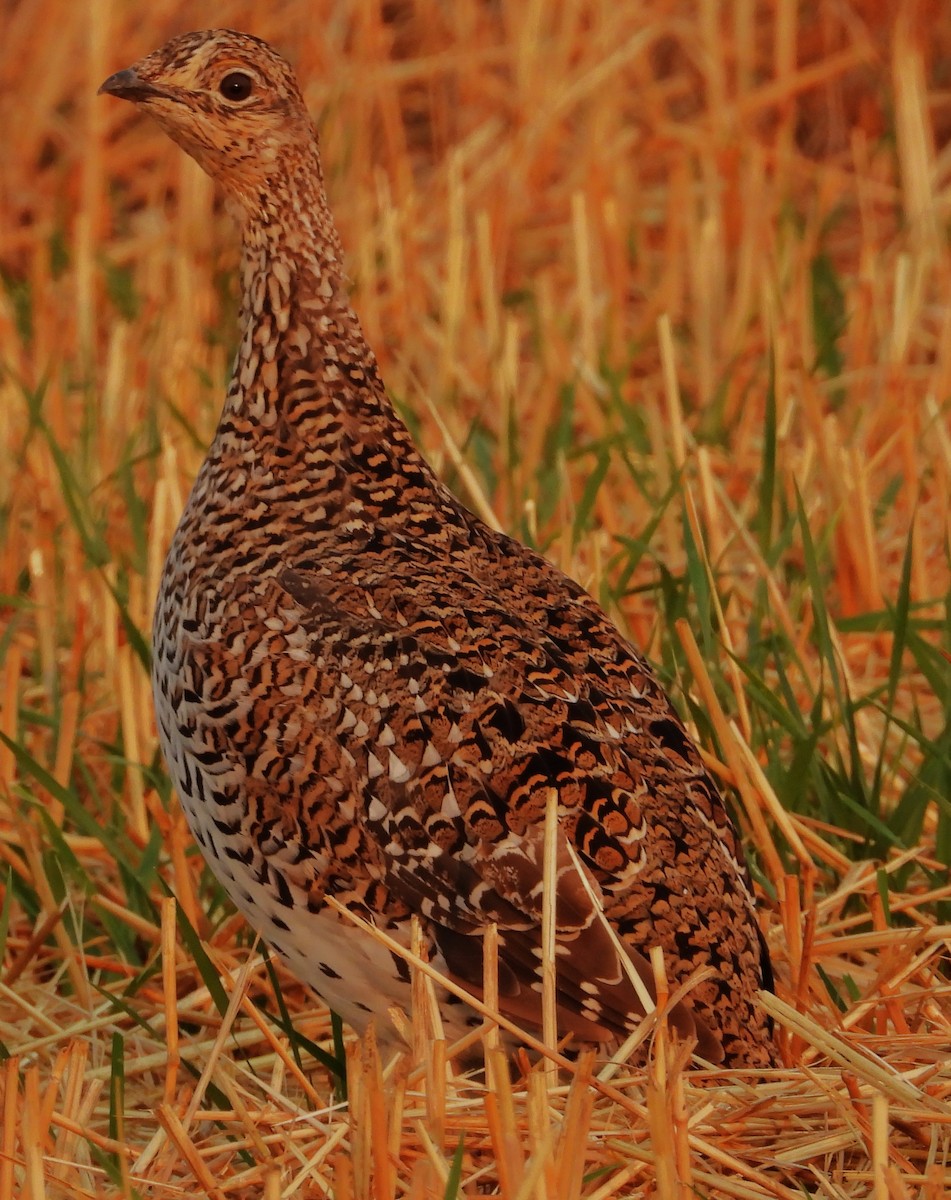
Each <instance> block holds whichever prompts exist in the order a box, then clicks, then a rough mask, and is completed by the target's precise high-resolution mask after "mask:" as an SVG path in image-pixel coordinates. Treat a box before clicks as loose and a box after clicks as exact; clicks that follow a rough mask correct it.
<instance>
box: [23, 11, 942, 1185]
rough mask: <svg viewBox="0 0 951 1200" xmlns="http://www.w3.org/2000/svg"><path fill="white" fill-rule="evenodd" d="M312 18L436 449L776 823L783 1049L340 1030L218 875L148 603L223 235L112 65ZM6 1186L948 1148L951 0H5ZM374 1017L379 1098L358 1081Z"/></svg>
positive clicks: (473, 1180)
mask: <svg viewBox="0 0 951 1200" xmlns="http://www.w3.org/2000/svg"><path fill="white" fill-rule="evenodd" d="M209 24H229V25H232V26H234V27H236V28H240V29H245V30H247V31H249V32H252V33H255V34H257V35H259V36H261V37H264V38H266V39H267V40H269V41H271V42H272V43H273V44H274V45H275V46H276V47H278V48H279V49H280V50H282V51H283V52H284V53H286V55H287V56H288V57H289V58H290V59H291V60H292V61H293V63H294V64H295V66H296V67H297V69H298V71H299V74H300V77H301V79H302V82H303V86H304V91H305V95H306V97H307V100H308V103H309V105H310V107H311V110H312V111H313V113H314V114H315V117H316V119H317V120H318V123H319V126H320V130H321V136H322V145H323V157H324V165H325V172H326V177H327V182H328V190H329V192H330V198H331V204H332V207H333V209H334V212H335V213H336V216H337V220H338V224H339V226H340V229H341V234H342V237H343V241H344V244H345V246H346V248H347V250H348V255H349V270H350V274H351V277H352V280H353V293H354V301H355V305H356V307H357V309H358V311H359V313H360V316H361V319H362V320H363V323H364V328H365V331H366V334H367V336H368V339H369V340H370V342H371V344H372V345H373V346H374V348H375V349H376V351H377V354H378V356H379V358H380V362H381V367H382V370H383V375H384V378H385V379H386V380H387V383H388V386H389V389H390V392H391V394H392V396H393V397H394V399H395V400H396V402H397V404H398V405H399V407H400V410H401V412H402V413H403V414H404V416H405V417H406V419H407V420H408V422H409V423H410V425H411V427H412V428H413V430H414V432H415V433H416V434H417V436H418V439H419V441H420V443H421V444H422V446H423V447H424V448H425V451H426V453H427V455H428V456H429V458H430V459H431V461H433V462H434V464H435V465H436V466H437V467H438V468H439V470H440V472H441V473H442V475H443V477H444V478H445V479H447V481H449V482H450V483H451V484H452V486H453V487H454V488H455V489H456V491H457V492H458V493H459V494H460V495H461V496H462V497H463V499H465V500H466V502H467V503H469V504H470V506H472V507H473V508H475V509H476V510H477V511H478V512H480V514H482V515H483V516H485V517H486V519H488V520H491V521H494V522H495V523H497V524H499V525H500V526H502V527H504V528H506V529H508V530H510V531H512V532H514V533H516V534H518V535H519V536H520V537H522V538H524V539H526V540H528V541H530V542H532V543H533V544H535V545H538V546H539V547H541V548H542V549H543V550H544V551H545V553H546V554H548V555H549V556H550V557H551V558H552V559H553V560H554V561H556V562H557V563H559V564H560V565H561V566H563V567H564V569H565V570H567V571H568V572H569V573H570V574H572V575H573V576H575V577H576V578H577V579H579V580H580V581H581V582H582V583H583V584H584V585H585V586H586V587H588V588H589V589H590V590H591V591H592V592H593V593H594V594H595V595H596V596H598V597H599V599H600V600H601V601H602V602H603V603H604V605H605V606H606V607H607V608H608V610H609V611H611V612H612V614H613V615H614V616H615V617H616V619H617V620H618V622H619V623H620V625H621V626H622V628H624V629H626V630H627V631H628V632H629V633H630V635H631V637H632V639H633V640H634V641H635V642H636V643H637V644H638V645H639V646H641V647H643V648H644V649H645V650H646V651H647V653H648V654H649V655H650V656H651V658H652V659H653V660H654V661H655V662H656V663H657V664H658V667H659V669H660V671H661V672H662V674H663V677H664V679H665V681H666V682H667V683H668V684H669V686H670V688H671V691H672V693H673V694H674V696H675V698H676V699H677V702H678V705H679V706H680V709H681V711H682V712H683V713H684V715H685V716H686V717H688V718H689V720H690V722H691V723H692V726H693V727H694V728H695V730H696V732H697V735H698V737H699V739H700V740H701V742H702V744H703V746H704V749H705V752H706V753H707V754H708V757H709V761H710V763H711V765H712V767H713V769H714V770H715V772H716V773H717V775H718V776H719V778H720V779H721V780H722V781H723V783H724V786H725V788H726V790H727V792H728V794H729V795H730V797H731V801H732V803H733V804H734V811H735V813H736V815H737V820H738V821H739V822H740V823H741V824H742V826H743V828H744V832H745V834H746V841H747V845H748V847H749V854H750V861H751V866H752V869H753V871H754V875H755V878H756V881H757V888H758V891H759V893H760V896H761V912H762V922H763V927H764V930H765V933H766V936H767V939H768V942H769V945H770V948H771V951H772V954H773V957H774V961H775V963H776V968H777V973H778V984H777V997H776V998H775V999H773V1000H771V1001H769V1003H770V1005H771V1007H772V1009H773V1011H774V1015H775V1017H776V1021H777V1028H778V1029H779V1031H780V1041H781V1046H782V1049H783V1055H784V1060H785V1063H786V1068H785V1069H784V1070H783V1071H782V1072H777V1073H776V1076H775V1078H770V1079H768V1080H765V1081H763V1080H761V1081H755V1080H749V1079H744V1078H742V1077H741V1076H739V1075H737V1076H731V1077H722V1076H721V1077H719V1078H718V1077H716V1076H713V1075H709V1076H707V1075H704V1074H703V1073H701V1072H691V1073H689V1074H685V1073H684V1072H683V1070H682V1066H683V1064H682V1062H681V1061H680V1060H679V1059H678V1058H677V1056H676V1054H671V1053H670V1052H669V1047H668V1046H667V1043H666V1040H665V1038H664V1036H663V1034H661V1035H660V1042H659V1045H658V1047H657V1052H656V1054H655V1058H654V1062H653V1065H652V1067H651V1068H650V1070H649V1071H647V1072H646V1073H640V1074H636V1073H631V1072H628V1071H626V1070H625V1069H623V1068H620V1067H618V1068H610V1067H609V1068H607V1069H604V1068H602V1067H601V1066H600V1065H592V1064H590V1063H588V1062H582V1063H580V1064H578V1065H577V1066H576V1067H575V1068H573V1070H572V1071H563V1072H562V1073H561V1074H560V1075H559V1074H557V1073H553V1072H552V1071H550V1070H549V1071H545V1070H543V1069H536V1070H535V1071H533V1072H531V1073H530V1074H529V1076H528V1078H527V1079H526V1080H522V1081H520V1082H515V1083H513V1082H512V1081H511V1080H510V1078H509V1074H508V1072H507V1070H506V1069H505V1068H504V1067H503V1066H501V1065H500V1063H499V1061H498V1057H497V1052H496V1051H495V1050H494V1049H493V1044H492V1043H493V1039H492V1036H491V1034H489V1033H487V1034H486V1042H487V1051H486V1052H487V1057H488V1060H489V1070H488V1073H487V1076H486V1080H487V1081H482V1082H467V1081H465V1080H463V1079H460V1078H458V1077H456V1076H454V1075H452V1074H451V1073H450V1074H449V1075H448V1076H447V1072H446V1065H445V1063H446V1050H447V1048H446V1046H445V1043H444V1042H443V1041H442V1040H441V1039H440V1037H439V1029H438V1012H437V1011H436V1009H435V1007H434V1005H433V1003H432V992H431V988H430V986H429V984H428V983H427V981H426V979H425V977H424V976H423V975H422V974H420V975H419V984H418V988H417V991H418V995H419V1003H418V1004H417V1006H416V1010H415V1012H414V1014H413V1017H412V1024H411V1026H410V1031H409V1032H410V1037H411V1039H413V1040H414V1042H415V1053H414V1054H413V1055H410V1056H404V1057H402V1058H399V1059H396V1060H393V1061H389V1060H383V1061H382V1062H381V1060H380V1057H379V1055H378V1054H377V1053H376V1050H375V1047H374V1046H373V1044H372V1041H367V1043H365V1044H360V1043H353V1042H351V1041H350V1039H349V1037H348V1038H347V1045H346V1047H345V1048H344V1049H343V1050H342V1049H341V1042H340V1031H339V1029H337V1030H335V1029H334V1028H333V1026H332V1024H331V1021H330V1018H329V1016H328V1014H327V1013H326V1012H325V1011H324V1010H323V1009H322V1008H321V1006H320V1005H319V1004H318V1003H317V1002H316V1000H315V999H314V997H313V996H312V995H311V994H310V993H308V992H307V991H306V990H304V989H302V988H301V987H300V986H299V985H297V984H296V983H295V982H294V981H293V979H291V978H290V977H288V976H287V975H286V974H285V973H284V972H283V971H282V970H281V969H280V967H279V966H277V965H276V964H270V963H269V962H268V961H267V957H266V954H265V953H264V949H263V948H262V947H261V946H260V945H256V944H255V942H254V939H253V937H252V935H251V934H250V933H249V931H248V930H247V928H246V926H245V925H244V924H243V922H242V921H240V920H239V919H238V918H237V917H235V916H234V914H233V911H232V910H231V909H230V907H229V906H228V904H227V903H226V901H225V900H224V898H223V896H222V894H221V893H220V892H219V891H218V890H217V889H216V887H215V885H214V883H213V881H212V879H211V877H210V875H209V874H208V872H207V871H206V870H205V869H204V866H203V863H202V860H201V858H200V856H199V855H198V854H197V852H196V851H195V848H194V846H193V844H192V842H191V839H190V836H189V834H188V832H187V829H186V826H185V822H184V819H183V816H182V814H181V812H180V811H179V809H178V807H177V802H176V801H175V799H174V797H173V796H172V795H171V794H170V789H169V785H168V782H167V778H166V776H165V773H164V769H163V767H162V764H161V761H160V759H159V757H158V754H157V749H156V741H155V733H154V727H153V721H152V711H151V699H150V693H149V686H148V670H147V658H148V628H149V622H150V613H151V607H152V601H153V597H154V594H155V588H156V583H157V578H158V572H159V570H160V567H161V562H162V558H163V555H164V552H165V548H166V546H167V544H168V541H169V539H170V537H171V534H172V531H173V529H174V526H175V523H176V520H177V516H178V513H179V511H180V509H181V507H182V505H183V503H184V499H185V496H186V495H187V490H188V487H189V484H190V481H191V479H192V477H193V476H194V474H195V472H196V470H197V468H198V465H199V463H200V461H201V458H202V454H203V448H204V446H205V445H206V444H207V443H208V441H209V440H210V438H211V436H212V434H213V431H214V426H215V422H216V419H217V414H218V410H219V406H220V403H221V400H222V397H223V394H224V390H225V387H226V383H227V378H228V371H229V361H230V358H231V355H232V351H233V347H234V340H235V309H236V279H235V268H236V264H237V234H236V230H235V227H234V225H233V223H232V221H231V219H230V217H229V216H228V214H227V212H225V211H224V210H223V206H222V204H221V201H220V197H218V196H216V194H215V192H214V190H213V188H212V186H211V185H210V183H209V182H208V181H207V180H206V179H205V177H204V176H203V175H201V173H200V172H199V171H198V169H197V168H196V167H195V166H194V164H193V163H192V162H190V161H189V160H187V159H186V158H185V157H184V156H183V155H182V154H181V152H180V151H179V150H178V149H177V148H176V147H174V146H173V145H172V144H171V143H169V142H168V141H167V140H166V139H165V138H164V136H163V135H162V134H161V133H160V132H159V130H158V129H157V128H156V127H155V126H153V125H151V124H150V123H149V122H148V121H146V120H143V119H140V118H139V117H138V116H137V115H136V113H135V111H134V109H133V108H132V107H131V106H129V105H124V104H120V103H118V102H116V101H114V100H112V99H110V98H108V97H97V96H96V89H97V87H98V85H99V83H100V82H101V81H102V80H103V79H104V78H105V77H106V76H107V75H108V74H110V73H111V72H113V71H115V70H118V69H120V68H122V67H125V66H128V65H129V64H130V63H131V62H133V61H134V60H135V59H137V58H138V57H140V56H141V55H142V54H144V53H146V52H148V51H149V50H151V49H153V48H155V47H156V46H158V45H159V44H161V43H162V42H163V41H164V40H165V39H166V38H167V37H169V36H172V35H173V34H176V33H180V32H185V31H186V30H188V29H192V28H201V27H204V26H206V25H209ZM0 122H2V124H0V129H2V134H0V138H2V145H3V149H2V164H0V204H2V220H0V456H2V457H0V605H2V620H0V860H2V861H0V889H2V898H3V899H2V906H0V954H2V961H0V1056H2V1061H0V1200H14V1198H16V1200H20V1198H29V1200H40V1198H41V1197H51V1198H59V1197H64V1198H67V1197H68V1198H69V1200H78V1198H80V1197H89V1196H104V1197H106V1196H107V1197H113V1196H115V1197H120V1196H121V1197H133V1196H141V1197H156V1198H163V1200H164V1198H165V1197H168V1198H172V1197H177V1196H183V1195H211V1196H215V1197H228V1198H229V1200H230V1198H236V1197H241V1198H243V1197H247V1198H249V1200H250V1198H251V1197H259V1196H265V1197H267V1198H268V1200H276V1198H277V1197H283V1196H288V1197H290V1196H295V1197H311V1196H314V1197H317V1196H324V1195H328V1196H329V1195H334V1196H336V1197H339V1198H343V1200H347V1198H348V1197H351V1196H353V1197H374V1198H376V1197H380V1198H388V1197H391V1196H404V1195H409V1196H419V1197H423V1196H452V1195H456V1194H459V1195H466V1196H474V1195H476V1194H480V1193H482V1192H485V1191H489V1192H491V1191H495V1192H497V1194H501V1195H503V1196H505V1197H507V1198H508V1200H513V1198H515V1197H518V1198H520V1200H521V1198H523V1197H525V1198H528V1197H537V1198H538V1200H542V1198H544V1197H556V1196H557V1197H564V1198H566V1200H568V1198H574V1197H581V1196H584V1197H589V1198H591V1200H606V1198H607V1197H613V1196H625V1197H626V1196H634V1195H636V1196H657V1197H660V1198H662V1200H684V1198H685V1197H693V1196H716V1197H719V1196H731V1197H766V1196H770V1197H788V1198H791V1197H794V1196H796V1197H798V1196H802V1195H809V1196H816V1197H820V1196H821V1197H849V1198H853V1197H874V1200H886V1198H887V1200H905V1198H911V1197H915V1198H918V1197H920V1198H921V1200H940V1197H943V1196H944V1195H946V1194H948V1191H949V1190H951V1105H949V1099H951V1067H949V1065H948V1061H949V1045H951V997H949V982H948V973H947V965H948V953H947V951H948V945H949V939H951V908H949V899H951V885H949V876H948V867H949V863H951V723H949V714H951V661H949V657H948V647H949V645H951V608H949V597H951V568H949V497H951V420H949V405H951V254H949V245H948V230H949V223H951V8H949V7H948V5H947V4H945V3H943V2H939V0H917V2H916V0H906V2H904V3H903V2H902V0H851V2H850V3H846V2H844V0H843V2H842V3H832V2H831V0H819V2H818V3H816V4H813V5H797V4H795V3H793V2H792V0H760V2H757V0H736V3H731V4H720V3H716V2H714V0H706V2H704V0H625V2H623V3H622V2H619V0H549V2H547V3H543V2H541V0H494V2H490V0H454V2H453V3H452V4H448V3H444V2H441V0H405V2H403V0H394V2H393V3H390V4H375V3H370V2H369V0H367V2H359V0H351V2H350V3H344V2H342V0H310V2H308V3H305V2H303V0H302V2H292V0H281V2H277V3H273V4H268V5H263V4H252V3H236V2H235V3H232V2H229V0H221V2H220V3H216V4H214V5H210V4H204V3H200V2H197V0H196V2H191V3H178V4H175V3H170V2H168V0H152V3H151V4H149V5H148V6H144V5H132V4H124V3H109V2H107V0H91V2H90V3H87V4H82V5H79V4H72V3H66V2H65V0H58V2H54V0H18V2H16V3H7V4H5V5H4V6H3V9H2V12H0ZM342 1055H346V1057H347V1059H348V1062H349V1072H348V1079H349V1103H348V1104H347V1105H344V1104H342V1103H341V1099H342V1094H343V1083H342V1081H341V1071H342V1057H341V1056H342Z"/></svg>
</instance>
